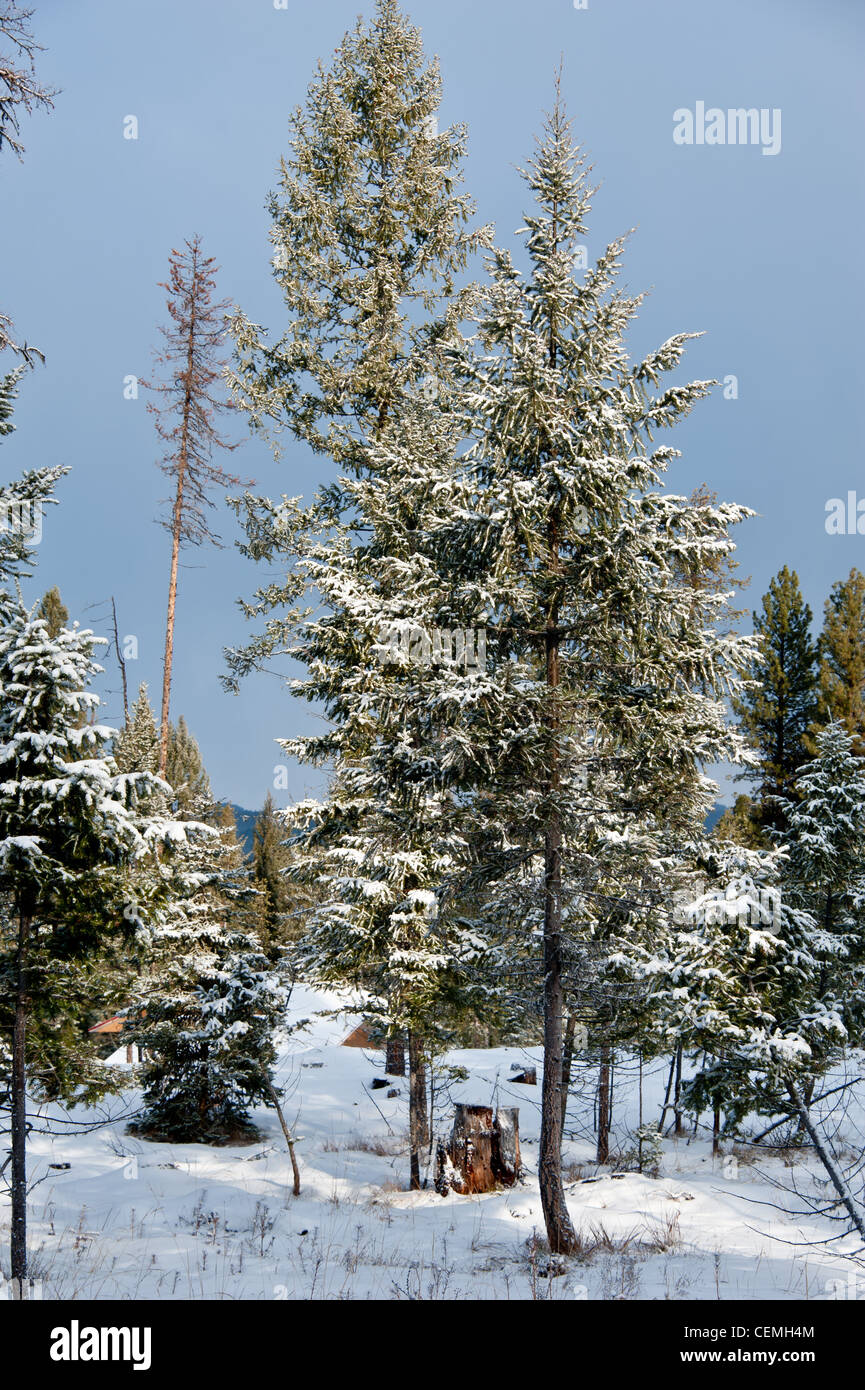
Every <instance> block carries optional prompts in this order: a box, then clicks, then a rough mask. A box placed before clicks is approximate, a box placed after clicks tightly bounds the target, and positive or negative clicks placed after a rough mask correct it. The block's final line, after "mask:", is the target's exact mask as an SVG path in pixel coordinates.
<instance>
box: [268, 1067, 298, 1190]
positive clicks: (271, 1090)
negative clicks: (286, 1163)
mask: <svg viewBox="0 0 865 1390" xmlns="http://www.w3.org/2000/svg"><path fill="white" fill-rule="evenodd" d="M264 1084H265V1087H266V1089H267V1093H268V1095H269V1096H270V1099H271V1101H272V1103H273V1108H274V1110H275V1111H276V1113H277V1116H278V1117H279V1123H280V1125H281V1127H282V1132H283V1134H284V1135H285V1142H286V1144H287V1145H288V1156H289V1158H290V1159H291V1176H292V1180H293V1191H294V1195H295V1197H299V1196H300V1169H299V1168H298V1166H297V1155H296V1154H295V1152H294V1135H293V1134H292V1132H291V1130H290V1129H289V1127H288V1125H287V1124H286V1123H285V1116H284V1115H283V1113H282V1106H281V1105H280V1103H279V1094H278V1092H277V1090H276V1087H275V1086H274V1085H273V1082H272V1081H271V1080H270V1079H269V1078H268V1077H265V1078H264Z"/></svg>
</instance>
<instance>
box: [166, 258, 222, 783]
mask: <svg viewBox="0 0 865 1390" xmlns="http://www.w3.org/2000/svg"><path fill="white" fill-rule="evenodd" d="M168 263H169V279H168V281H167V282H166V283H164V284H163V285H162V288H163V289H166V290H168V312H169V314H170V316H171V323H170V324H169V325H168V326H167V327H165V328H163V329H162V334H163V337H164V339H165V342H166V347H165V348H164V350H163V351H162V353H161V355H160V356H158V357H157V359H156V360H157V362H159V363H161V364H163V365H164V366H165V367H166V368H167V369H168V370H167V373H166V376H167V380H165V381H163V382H161V383H158V384H155V385H154V384H152V383H150V382H145V383H144V384H145V385H146V386H147V387H148V388H149V389H151V390H154V391H157V392H159V393H160V394H161V395H163V396H165V397H166V398H167V403H166V404H165V405H164V406H156V405H154V404H153V403H152V402H151V403H150V404H149V405H148V409H149V410H151V411H152V412H153V413H154V414H155V415H156V416H157V417H158V418H157V422H156V429H157V432H158V434H159V435H160V437H161V438H162V439H163V440H164V441H165V444H166V453H165V455H164V457H163V460H162V464H161V467H162V469H163V471H164V472H165V473H167V474H168V475H169V476H170V477H171V478H172V479H173V481H174V501H173V506H172V512H171V524H170V526H169V528H168V529H169V530H170V532H171V569H170V573H169V583H168V611H167V616H166V624H165V655H164V659H163V665H162V708H161V714H160V718H161V724H160V733H159V771H160V774H161V775H163V776H164V775H165V768H166V763H167V760H168V728H169V711H170V703H171V674H172V667H173V663H174V626H175V616H176V611H177V572H178V566H179V562H180V548H181V545H184V544H191V545H201V544H202V543H203V542H204V541H211V542H213V543H215V544H218V543H219V538H218V536H216V535H214V533H213V531H212V530H211V528H210V525H209V523H208V520H207V508H208V507H209V506H210V505H211V501H210V496H209V494H210V492H211V491H212V490H213V489H214V488H217V487H230V486H235V485H237V484H239V483H240V482H241V480H240V479H239V478H236V477H234V476H233V475H232V474H230V473H226V472H225V471H224V470H223V469H222V468H221V467H219V465H218V464H217V463H216V462H215V460H214V458H213V452H214V450H215V449H216V448H220V449H229V450H230V449H234V448H235V447H236V445H234V444H230V443H229V442H228V441H227V440H225V439H223V438H222V436H221V435H220V433H219V431H218V430H217V428H216V423H215V421H216V417H217V415H219V414H220V413H221V412H223V411H226V410H231V409H233V404H232V402H231V401H229V400H226V399H225V398H224V396H222V395H214V394H213V389H212V388H214V385H215V383H217V382H218V383H220V386H221V384H222V363H221V362H220V361H219V360H218V353H219V349H220V347H221V344H222V341H223V335H224V315H225V311H226V309H227V308H228V307H229V305H228V301H227V300H223V301H222V302H221V303H219V304H215V303H214V302H213V299H212V291H213V289H214V286H215V283H216V282H215V280H214V273H215V264H214V261H213V259H212V258H211V257H205V256H203V254H202V251H201V242H200V240H199V238H198V237H194V238H193V240H192V241H187V242H186V250H185V251H176V250H175V251H172V252H171V255H170V256H169V262H168ZM163 416H167V417H168V423H167V424H166V423H163V418H162V417H163Z"/></svg>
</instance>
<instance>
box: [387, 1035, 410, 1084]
mask: <svg viewBox="0 0 865 1390" xmlns="http://www.w3.org/2000/svg"><path fill="white" fill-rule="evenodd" d="M384 1069H385V1071H386V1072H387V1074H388V1076H405V1038H404V1037H403V1036H402V1034H400V1033H395V1034H393V1035H392V1036H390V1037H388V1039H387V1042H386V1045H385V1054H384Z"/></svg>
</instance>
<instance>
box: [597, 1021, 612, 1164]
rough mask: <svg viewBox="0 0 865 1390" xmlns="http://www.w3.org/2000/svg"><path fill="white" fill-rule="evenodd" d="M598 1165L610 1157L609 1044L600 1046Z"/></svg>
mask: <svg viewBox="0 0 865 1390" xmlns="http://www.w3.org/2000/svg"><path fill="white" fill-rule="evenodd" d="M596 1157H597V1161H598V1163H606V1162H607V1161H608V1159H609V1157H610V1044H609V1043H607V1042H605V1043H603V1044H602V1046H601V1070H600V1075H599V1077H598V1149H597V1155H596Z"/></svg>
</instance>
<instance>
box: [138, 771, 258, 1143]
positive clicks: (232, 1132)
mask: <svg viewBox="0 0 865 1390" xmlns="http://www.w3.org/2000/svg"><path fill="white" fill-rule="evenodd" d="M185 810H186V813H187V814H188V815H189V817H190V818H191V819H195V818H196V817H198V818H199V822H200V824H202V825H206V824H207V822H208V820H209V819H212V818H213V817H214V814H215V816H216V819H217V820H218V822H219V828H218V829H217V828H215V827H214V828H213V829H212V831H211V834H210V835H206V836H204V837H202V838H199V839H198V840H196V841H195V842H188V843H181V844H180V845H178V846H177V847H175V848H173V849H172V850H171V851H169V852H168V855H167V858H168V860H169V866H170V870H171V873H172V876H173V879H174V881H175V882H176V883H177V885H178V893H177V896H176V898H175V900H174V901H173V902H172V904H171V906H170V908H169V909H168V910H167V911H166V912H165V913H164V914H163V915H162V918H161V920H160V922H159V926H158V929H157V931H156V933H155V938H154V947H153V953H152V958H151V961H150V978H149V980H148V981H147V982H146V984H145V986H144V988H143V989H142V990H140V992H139V995H138V998H137V1001H136V1004H137V1009H136V1012H137V1013H138V1014H139V1018H140V1022H139V1023H138V1025H137V1027H136V1030H135V1036H136V1038H137V1040H138V1041H139V1043H140V1044H141V1046H142V1048H143V1050H144V1052H145V1054H146V1057H147V1061H146V1063H145V1066H144V1073H143V1084H144V1112H143V1114H142V1116H141V1118H140V1119H139V1120H137V1121H135V1123H134V1124H133V1125H132V1126H131V1129H132V1130H133V1132H135V1133H140V1134H144V1135H146V1136H147V1137H148V1138H151V1139H156V1140H164V1141H175V1142H180V1143H186V1142H189V1143H210V1144H219V1143H230V1142H233V1141H243V1140H247V1139H252V1138H255V1136H256V1134H257V1130H256V1127H255V1125H254V1124H253V1122H252V1120H251V1118H250V1116H249V1107H250V1106H251V1105H253V1104H254V1103H255V1102H256V1101H264V1102H269V1100H270V1097H271V1095H272V1087H273V1076H272V1068H273V1065H274V1062H275V1060H276V1053H275V1050H274V1045H273V1032H274V1029H275V1027H276V1024H277V1022H278V1020H279V1018H280V1016H281V1014H282V1012H283V1009H284V1003H285V991H284V989H283V987H282V986H281V985H280V983H279V981H278V980H277V979H276V977H275V975H274V974H273V972H272V970H271V968H270V966H269V964H268V961H267V958H266V956H265V955H264V952H263V950H262V948H261V945H260V943H259V941H258V939H257V938H256V936H255V935H254V926H255V911H254V907H253V908H252V910H251V909H250V900H251V899H252V900H253V902H254V899H255V897H256V895H255V892H254V889H253V888H252V887H251V885H250V882H249V875H248V872H247V871H246V869H245V866H244V864H243V856H242V852H241V848H240V845H239V843H238V840H237V836H236V832H235V828H234V823H233V816H231V810H230V808H229V807H225V808H222V811H221V812H216V813H214V808H213V806H212V804H211V803H210V802H209V800H207V799H204V798H200V799H198V800H191V801H189V802H187V804H186V807H185ZM224 811H228V817H230V821H229V820H228V819H227V818H226V817H225V816H224V814H223V813H222V812H224Z"/></svg>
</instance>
